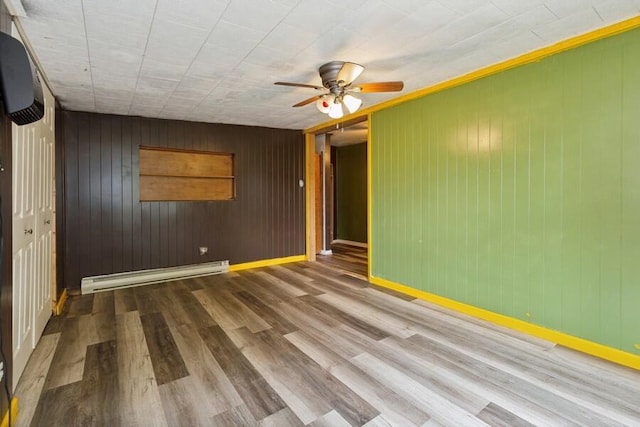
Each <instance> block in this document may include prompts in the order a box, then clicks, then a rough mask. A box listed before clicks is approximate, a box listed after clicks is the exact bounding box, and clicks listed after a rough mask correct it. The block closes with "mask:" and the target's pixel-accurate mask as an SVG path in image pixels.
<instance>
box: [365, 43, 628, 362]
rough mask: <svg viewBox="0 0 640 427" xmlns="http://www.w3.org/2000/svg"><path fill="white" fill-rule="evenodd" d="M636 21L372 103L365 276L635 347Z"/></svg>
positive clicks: (609, 343)
mask: <svg viewBox="0 0 640 427" xmlns="http://www.w3.org/2000/svg"><path fill="white" fill-rule="evenodd" d="M639 69H640V30H633V31H629V32H626V33H623V34H620V35H618V36H614V37H610V38H607V39H603V40H600V41H598V42H594V43H591V44H588V45H585V46H582V47H579V48H576V49H574V50H571V51H566V52H563V53H560V54H557V55H554V56H552V57H548V58H546V59H543V60H540V61H539V62H536V63H531V64H528V65H524V66H521V67H518V68H515V69H511V70H508V71H505V72H502V73H499V74H495V75H493V76H490V77H487V78H484V79H481V80H476V81H474V82H472V83H469V84H466V85H463V86H458V87H455V88H452V89H449V90H445V91H442V92H438V93H435V94H432V95H429V96H426V97H423V98H420V99H417V100H415V101H411V102H407V103H404V104H400V105H398V106H395V107H392V108H388V109H386V110H382V111H380V112H376V113H373V115H372V122H371V123H370V126H371V138H372V147H371V150H372V174H371V175H372V199H373V200H372V221H373V229H372V232H373V234H372V243H373V245H372V259H373V265H372V268H373V271H372V274H373V276H375V277H380V278H383V279H387V280H390V281H393V282H396V283H401V284H404V285H407V286H410V287H414V288H416V289H419V290H423V291H427V292H430V293H433V294H437V295H441V296H444V297H447V298H450V299H453V300H456V301H461V302H464V303H467V304H471V305H474V306H477V307H481V308H484V309H488V310H490V311H493V312H496V313H501V314H505V315H507V316H510V317H513V318H517V319H521V320H524V321H528V322H531V323H533V324H536V325H541V326H544V327H547V328H550V329H554V330H559V331H562V332H565V333H568V334H570V335H573V336H577V337H581V338H584V339H587V340H589V341H592V342H596V343H600V344H604V345H607V346H610V347H614V348H617V349H621V350H623V351H626V352H629V353H632V354H640V336H638V325H640V310H638V306H637V302H638V301H640V286H638V277H640V263H639V262H638V260H639V259H640V243H639V242H640V216H639V215H638V213H639V212H640V167H638V165H639V164H640V144H638V141H640V120H639V118H640V79H638V70H639Z"/></svg>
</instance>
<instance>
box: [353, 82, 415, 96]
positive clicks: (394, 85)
mask: <svg viewBox="0 0 640 427" xmlns="http://www.w3.org/2000/svg"><path fill="white" fill-rule="evenodd" d="M403 88H404V82H375V83H361V84H359V85H358V86H356V87H354V88H353V89H354V90H355V91H359V92H363V93H371V92H399V91H401V90H402V89H403Z"/></svg>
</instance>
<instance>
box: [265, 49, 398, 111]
mask: <svg viewBox="0 0 640 427" xmlns="http://www.w3.org/2000/svg"><path fill="white" fill-rule="evenodd" d="M363 71H364V67H363V66H362V65H359V64H356V63H354V62H345V61H331V62H327V63H326V64H324V65H321V66H320V68H319V69H318V72H319V73H320V78H321V79H322V86H315V85H309V84H304V83H288V82H275V83H274V84H276V85H281V86H294V87H307V88H310V89H316V90H322V91H325V90H328V92H326V93H323V94H321V95H316V96H312V97H311V98H308V99H305V100H304V101H300V102H298V103H297V104H295V105H294V107H302V106H304V105H307V104H311V103H312V102H315V103H316V107H318V110H320V111H321V112H322V113H325V114H328V115H329V117H331V118H334V119H339V118H340V117H342V116H343V115H344V111H343V109H342V106H343V105H344V106H345V107H347V110H348V111H349V113H355V112H356V111H358V108H360V106H361V105H362V100H361V99H358V98H356V97H355V96H353V94H354V93H372V92H398V91H401V90H402V88H403V87H404V83H403V82H401V81H395V82H375V83H360V84H353V81H354V80H355V79H357V78H358V76H359V75H360V74H361V73H362V72H363Z"/></svg>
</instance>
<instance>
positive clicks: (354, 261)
mask: <svg viewBox="0 0 640 427" xmlns="http://www.w3.org/2000/svg"><path fill="white" fill-rule="evenodd" d="M331 252H332V254H331V255H320V254H318V255H316V260H317V261H318V262H320V263H322V264H325V265H327V266H331V267H333V268H335V269H337V270H342V271H344V272H345V273H350V274H352V275H355V276H360V277H367V263H368V261H367V256H368V253H367V248H361V247H358V246H353V245H349V244H345V243H332V244H331Z"/></svg>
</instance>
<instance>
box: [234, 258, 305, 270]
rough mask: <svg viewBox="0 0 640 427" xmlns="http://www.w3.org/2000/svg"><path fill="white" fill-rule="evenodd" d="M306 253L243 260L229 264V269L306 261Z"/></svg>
mask: <svg viewBox="0 0 640 427" xmlns="http://www.w3.org/2000/svg"><path fill="white" fill-rule="evenodd" d="M306 260H307V257H306V255H295V256H289V257H285V258H271V259H263V260H260V261H252V262H245V263H243V264H233V265H230V266H229V271H240V270H248V269H250V268H259V267H268V266H270V265H280V264H288V263H290V262H300V261H306Z"/></svg>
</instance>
